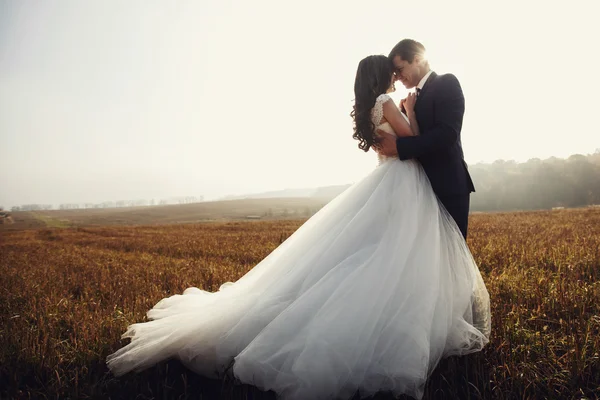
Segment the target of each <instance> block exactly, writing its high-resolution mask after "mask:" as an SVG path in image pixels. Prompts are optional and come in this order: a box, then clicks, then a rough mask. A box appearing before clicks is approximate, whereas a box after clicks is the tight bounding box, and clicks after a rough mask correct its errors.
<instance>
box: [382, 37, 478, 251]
mask: <svg viewBox="0 0 600 400" xmlns="http://www.w3.org/2000/svg"><path fill="white" fill-rule="evenodd" d="M389 58H390V60H391V61H392V62H393V64H394V69H395V72H394V75H395V78H394V79H395V80H396V81H400V82H402V84H403V85H404V86H405V87H406V88H407V89H411V88H413V87H414V88H416V93H417V101H416V103H415V114H416V116H417V122H418V123H419V129H420V131H421V135H420V136H412V137H401V138H397V139H396V140H394V138H393V137H392V136H390V135H384V134H380V135H379V137H380V138H381V140H380V141H379V143H378V152H379V153H381V154H383V155H385V156H388V157H391V156H397V157H399V158H400V159H401V160H408V159H411V158H416V159H417V160H418V161H419V162H420V163H421V165H422V166H423V169H424V170H425V173H426V174H427V177H428V178H429V181H430V182H431V186H432V188H433V191H434V192H435V194H436V195H437V197H438V199H439V200H440V202H441V203H442V204H443V205H444V207H445V208H446V210H448V213H450V215H451V216H452V218H454V221H456V224H457V225H458V228H459V229H460V231H461V233H462V234H463V236H464V237H465V239H466V238H467V228H468V223H469V201H470V193H471V192H474V191H475V188H474V186H473V181H472V180H471V176H470V175H469V172H468V170H467V164H466V163H465V161H464V158H463V150H462V146H461V141H460V131H461V128H462V121H463V114H464V113H465V98H464V97H463V93H462V89H461V87H460V83H459V82H458V80H457V79H456V77H455V76H454V75H452V74H446V75H437V74H436V73H435V72H433V71H432V70H431V69H430V68H429V63H428V62H427V60H426V59H425V47H424V46H423V45H422V44H421V43H419V42H417V41H414V40H411V39H404V40H402V41H401V42H399V43H398V44H397V45H396V46H395V47H394V48H393V49H392V51H391V52H390V55H389Z"/></svg>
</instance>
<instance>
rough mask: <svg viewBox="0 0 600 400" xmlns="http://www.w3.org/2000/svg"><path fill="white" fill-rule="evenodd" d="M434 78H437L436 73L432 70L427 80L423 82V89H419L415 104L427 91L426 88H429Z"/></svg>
mask: <svg viewBox="0 0 600 400" xmlns="http://www.w3.org/2000/svg"><path fill="white" fill-rule="evenodd" d="M435 78H437V74H436V73H435V72H433V71H432V72H431V75H429V78H427V82H425V84H424V85H423V89H421V92H420V93H419V97H417V101H416V103H415V106H416V105H417V104H419V100H420V99H421V98H422V97H423V96H424V95H425V93H427V89H429V87H430V86H431V83H432V82H433V81H434V80H435Z"/></svg>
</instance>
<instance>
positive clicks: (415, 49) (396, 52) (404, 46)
mask: <svg viewBox="0 0 600 400" xmlns="http://www.w3.org/2000/svg"><path fill="white" fill-rule="evenodd" d="M417 54H419V55H421V56H424V55H425V46H423V45H422V44H421V43H419V42H417V41H416V40H412V39H404V40H401V41H399V42H398V44H397V45H395V46H394V48H393V49H392V51H390V55H389V56H388V57H389V59H390V60H393V59H394V57H396V56H400V58H402V59H403V60H404V61H408V62H409V63H412V62H413V60H414V59H415V56H416V55H417Z"/></svg>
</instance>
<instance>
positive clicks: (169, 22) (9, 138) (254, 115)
mask: <svg viewBox="0 0 600 400" xmlns="http://www.w3.org/2000/svg"><path fill="white" fill-rule="evenodd" d="M411 4H412V5H411ZM599 8H600V6H599V5H598V1H597V0H589V1H577V0H571V1H568V2H558V1H553V0H546V1H531V0H528V1H524V0H520V1H513V0H510V1H502V2H494V4H493V5H492V4H491V2H484V1H468V2H465V1H446V0H444V1H439V2H431V1H412V2H402V1H386V2H384V1H381V2H378V1H368V2H367V1H364V0H361V1H355V2H352V1H347V0H345V1H327V0H320V1H312V0H309V1H294V2H289V1H285V0H273V1H261V0H252V1H243V0H233V1H224V0H214V1H199V0H197V1H167V0H160V1H152V0H143V1H132V0H127V1H122V0H119V1H107V0H98V1H91V0H89V1H82V0H73V1H45V2H44V1H26V2H24V1H20V0H12V1H11V0H0V143H1V145H2V148H1V152H0V154H1V158H0V205H4V206H5V207H10V206H12V205H17V204H26V203H52V204H55V205H57V204H59V203H61V202H100V201H104V200H120V199H139V198H146V199H150V198H156V199H159V198H166V197H171V196H200V195H204V196H205V197H207V198H214V197H218V196H223V195H227V194H241V193H251V192H259V191H264V190H277V189H284V188H298V187H315V186H322V185H329V184H344V183H350V182H354V181H356V180H358V179H360V178H361V177H362V176H364V175H366V174H367V173H368V172H369V171H370V170H371V169H372V168H373V167H374V166H375V165H376V156H375V154H374V153H373V152H369V153H364V152H362V151H360V150H359V149H358V148H357V142H356V141H355V140H353V139H352V121H351V119H350V117H349V113H350V111H351V107H352V99H353V83H354V76H355V73H356V67H357V65H358V62H359V61H360V60H361V59H362V58H363V57H365V56H367V55H371V54H386V55H387V53H388V52H389V50H390V49H391V48H392V47H393V45H394V44H395V43H396V42H398V41H399V40H400V39H403V38H405V37H409V38H414V39H417V40H420V41H421V42H422V43H423V44H425V46H426V47H427V50H428V58H429V60H430V63H431V65H432V67H433V69H434V70H435V71H437V72H438V73H444V72H452V73H454V74H455V75H456V76H457V77H458V78H459V80H460V82H461V84H462V87H463V91H464V94H465V98H466V107H467V111H466V114H465V120H464V126H463V132H462V138H463V147H464V150H465V157H466V160H467V162H468V163H470V164H473V163H476V162H480V161H483V162H492V161H494V160H496V159H514V160H517V161H526V160H527V159H529V158H532V157H539V158H547V157H550V156H558V157H567V156H569V155H571V154H574V153H583V154H587V153H592V152H594V150H595V149H596V148H600V128H599V124H600V122H599V120H598V115H599V112H600V111H599V105H600V104H599V103H600V102H599V101H598V96H599V94H600V78H599V74H598V68H599V67H600V65H599V64H600V55H599V52H598V50H597V49H598V39H600V28H598V22H597V19H598V18H597V17H598V15H599V14H598V9H599ZM400 86H401V85H400ZM399 89H400V90H398V91H397V92H396V93H395V94H394V97H395V98H396V99H397V100H399V99H400V98H402V97H404V95H405V94H406V92H405V90H404V88H402V87H401V88H399Z"/></svg>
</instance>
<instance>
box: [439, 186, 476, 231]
mask: <svg viewBox="0 0 600 400" xmlns="http://www.w3.org/2000/svg"><path fill="white" fill-rule="evenodd" d="M438 199H439V200H440V202H441V203H442V204H443V205H444V207H446V210H447V211H448V213H449V214H450V215H451V216H452V218H454V221H455V222H456V225H458V229H460V232H461V233H462V235H463V236H464V238H465V239H466V238H467V230H468V227H469V203H470V200H471V195H470V194H466V195H450V196H438Z"/></svg>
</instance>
